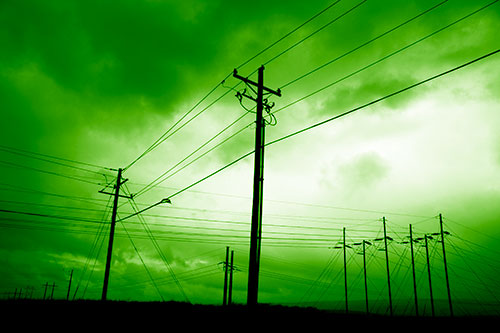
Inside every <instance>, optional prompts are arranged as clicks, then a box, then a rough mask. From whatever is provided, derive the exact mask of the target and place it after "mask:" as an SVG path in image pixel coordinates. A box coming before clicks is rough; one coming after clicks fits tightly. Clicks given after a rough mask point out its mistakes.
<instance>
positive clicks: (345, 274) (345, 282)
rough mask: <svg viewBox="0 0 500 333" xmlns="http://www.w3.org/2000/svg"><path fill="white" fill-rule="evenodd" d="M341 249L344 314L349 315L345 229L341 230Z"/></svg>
mask: <svg viewBox="0 0 500 333" xmlns="http://www.w3.org/2000/svg"><path fill="white" fill-rule="evenodd" d="M342 240H343V241H342V248H343V249H344V291H345V313H349V303H348V301H347V255H346V246H345V228H343V229H342Z"/></svg>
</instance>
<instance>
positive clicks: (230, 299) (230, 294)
mask: <svg viewBox="0 0 500 333" xmlns="http://www.w3.org/2000/svg"><path fill="white" fill-rule="evenodd" d="M233 271H234V250H231V261H230V263H229V286H228V289H229V290H228V292H227V304H228V305H231V303H232V302H233Z"/></svg>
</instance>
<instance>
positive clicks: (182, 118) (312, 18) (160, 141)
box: [123, 0, 366, 171]
mask: <svg viewBox="0 0 500 333" xmlns="http://www.w3.org/2000/svg"><path fill="white" fill-rule="evenodd" d="M364 1H366V0H364ZM364 1H363V2H364ZM338 2H340V0H337V1H335V2H334V3H332V4H330V5H329V6H328V7H326V8H325V9H323V10H321V11H320V12H318V13H317V14H315V15H314V16H313V17H311V18H310V19H308V20H307V21H305V22H304V23H302V24H301V25H299V26H298V27H296V28H294V29H293V30H292V31H290V32H289V33H287V34H285V35H284V36H282V37H281V38H279V39H278V40H277V41H275V42H273V43H271V44H270V45H269V46H267V47H266V48H264V49H263V50H261V51H260V52H258V53H257V54H256V55H254V56H252V57H250V58H249V59H247V60H246V61H245V62H243V63H242V64H241V65H239V66H238V67H237V68H241V67H243V66H244V65H246V64H247V63H249V62H250V61H252V60H253V59H255V58H256V57H258V56H259V55H261V54H262V53H264V52H265V51H267V50H269V49H270V48H272V47H273V46H275V45H276V44H278V43H279V42H281V41H282V40H284V39H285V38H287V37H289V36H290V35H292V34H293V33H295V32H296V31H298V30H299V29H300V28H302V27H303V26H304V25H306V24H307V23H309V22H311V21H312V20H314V19H315V18H317V17H318V16H320V15H321V14H323V13H324V12H326V11H327V10H328V9H330V8H331V7H333V6H334V5H335V4H337V3H338ZM332 23H333V22H332ZM282 54H283V53H282ZM282 54H280V55H278V56H276V57H274V58H273V59H272V60H274V59H276V58H277V57H279V56H281V55H282ZM270 61H271V60H270ZM270 61H268V62H270ZM232 74H233V72H230V73H229V74H227V75H226V77H225V78H224V79H223V80H222V81H220V82H219V83H217V85H216V86H215V87H213V88H212V89H211V90H210V91H209V92H208V93H207V94H206V95H205V96H204V97H203V98H202V99H201V100H199V101H198V102H197V103H196V104H195V105H194V106H193V107H192V108H191V109H189V110H188V111H187V112H186V113H185V114H184V115H183V116H182V117H181V118H179V119H178V120H177V121H176V122H175V123H174V124H173V125H172V126H171V127H170V128H169V129H168V130H167V131H166V132H164V133H163V134H162V135H161V136H160V137H159V138H158V139H157V140H156V141H155V142H153V143H152V144H151V145H150V146H149V147H148V148H147V149H146V150H145V151H144V152H143V153H142V154H141V155H139V156H138V157H137V158H136V159H134V160H133V161H132V162H130V163H129V164H128V165H127V166H126V167H125V168H124V169H123V170H124V171H125V170H127V169H129V168H130V167H131V166H132V165H134V164H135V163H137V162H138V161H139V160H140V159H141V158H143V157H144V156H146V155H147V154H148V153H150V152H151V151H152V150H154V149H155V148H156V147H158V146H159V145H160V144H161V143H163V142H164V141H165V140H167V139H168V138H169V137H171V136H172V135H173V134H175V133H176V132H177V131H179V130H180V129H181V128H182V127H184V126H186V125H187V124H188V123H189V122H191V121H192V120H194V119H195V118H196V117H198V116H199V115H200V114H201V113H203V112H204V111H206V110H207V109H209V108H210V107H211V106H212V105H214V104H215V103H216V102H218V101H219V100H220V99H222V98H223V97H224V96H226V95H227V94H228V93H229V90H228V91H226V92H225V93H223V94H222V95H221V96H220V97H218V98H217V99H215V100H214V101H213V102H212V103H211V104H209V105H208V106H207V107H205V108H204V109H202V110H201V111H200V112H198V113H197V114H196V115H195V116H193V117H192V118H190V119H189V120H188V121H186V122H185V123H184V124H182V125H181V126H180V127H179V128H177V129H176V130H175V131H174V132H173V133H170V132H171V131H173V129H174V128H175V127H176V126H177V125H178V124H179V123H180V122H181V121H182V120H184V118H186V117H187V116H188V115H189V114H190V113H191V112H192V111H194V110H195V109H196V108H197V107H198V106H199V105H200V104H201V103H202V102H203V101H205V100H206V99H207V98H208V97H209V96H210V95H211V94H212V93H214V92H215V90H216V89H217V88H218V87H219V86H221V85H223V83H224V82H225V80H226V79H228V78H229V77H230V76H231V75H232ZM240 83H241V82H238V83H237V84H236V85H235V86H234V87H236V86H237V85H239V84H240ZM234 87H233V88H234ZM169 133H170V134H169Z"/></svg>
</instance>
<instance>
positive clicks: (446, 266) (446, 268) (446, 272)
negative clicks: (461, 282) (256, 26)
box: [439, 214, 453, 317]
mask: <svg viewBox="0 0 500 333" xmlns="http://www.w3.org/2000/svg"><path fill="white" fill-rule="evenodd" d="M439 227H440V229H441V244H442V245H443V262H444V274H445V277H446V289H447V290H448V304H449V306H450V316H452V317H453V305H452V303H451V292H450V280H449V279H448V265H447V263H446V250H445V246H444V230H443V215H441V214H439Z"/></svg>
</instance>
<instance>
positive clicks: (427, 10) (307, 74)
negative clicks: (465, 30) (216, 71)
mask: <svg viewBox="0 0 500 333" xmlns="http://www.w3.org/2000/svg"><path fill="white" fill-rule="evenodd" d="M446 2H448V0H444V1H442V2H440V3H438V4H436V5H434V6H432V7H430V8H428V9H426V10H424V11H423V12H421V13H419V14H417V15H416V16H413V17H412V18H410V19H408V20H406V21H404V22H402V23H400V24H398V25H396V26H395V27H393V28H391V29H389V30H387V31H385V32H384V33H382V34H380V35H378V36H376V37H374V38H372V39H370V40H368V41H366V42H364V43H363V44H361V45H359V46H357V47H355V48H354V49H352V50H350V51H347V52H345V53H343V54H342V55H340V56H338V57H336V58H334V59H332V60H330V61H328V62H326V63H324V64H323V65H321V66H319V67H316V68H314V69H313V70H311V71H309V72H307V73H305V74H303V75H301V76H299V77H298V78H295V79H293V80H291V81H289V82H287V83H285V84H283V85H281V87H280V89H281V90H283V89H284V88H286V87H288V86H289V85H292V84H294V83H296V82H298V81H300V80H302V79H304V78H305V77H307V76H309V75H311V74H313V73H315V72H317V71H318V70H320V69H323V68H325V67H326V66H328V65H331V64H332V63H334V62H336V61H338V60H340V59H342V58H344V57H346V56H348V55H349V54H351V53H354V52H355V51H357V50H359V49H361V48H363V47H365V46H367V45H369V44H371V43H373V42H375V41H376V40H378V39H380V38H382V37H384V36H386V35H388V34H390V33H391V32H394V31H396V30H397V29H399V28H401V27H403V26H405V25H407V24H408V23H410V22H412V21H414V20H416V19H418V18H419V17H421V16H423V15H425V14H427V13H429V12H431V11H433V10H434V9H436V8H438V7H440V6H441V5H443V4H444V3H446Z"/></svg>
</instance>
